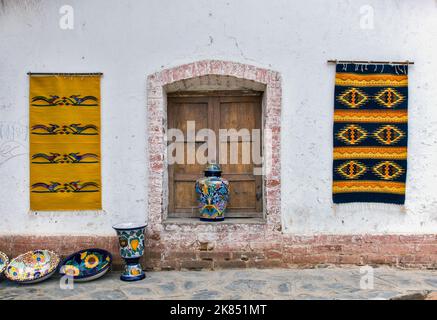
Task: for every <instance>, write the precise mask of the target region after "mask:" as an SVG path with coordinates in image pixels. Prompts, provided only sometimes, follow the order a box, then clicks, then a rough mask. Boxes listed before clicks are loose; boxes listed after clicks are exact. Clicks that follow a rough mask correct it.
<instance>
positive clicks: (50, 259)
mask: <svg viewBox="0 0 437 320" xmlns="http://www.w3.org/2000/svg"><path fill="white" fill-rule="evenodd" d="M59 261H60V259H59V257H58V255H57V254H56V253H54V252H52V251H49V250H34V251H29V252H26V253H23V254H21V255H19V256H18V257H16V258H14V259H12V260H11V262H10V263H9V265H8V267H7V268H6V271H5V276H6V278H8V279H9V280H11V281H14V282H18V283H22V284H30V283H37V282H41V281H44V280H46V279H48V278H50V277H51V276H52V275H53V274H54V273H55V271H56V268H57V267H58V265H59Z"/></svg>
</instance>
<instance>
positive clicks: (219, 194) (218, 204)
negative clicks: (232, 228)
mask: <svg viewBox="0 0 437 320" xmlns="http://www.w3.org/2000/svg"><path fill="white" fill-rule="evenodd" d="M221 173H222V170H221V169H220V166H219V165H218V164H209V165H208V166H207V167H206V169H205V177H204V178H201V179H199V180H197V181H196V193H197V195H198V199H199V212H200V220H204V221H222V220H224V219H225V212H226V207H227V206H228V202H229V182H228V181H227V180H225V179H223V178H222V177H221Z"/></svg>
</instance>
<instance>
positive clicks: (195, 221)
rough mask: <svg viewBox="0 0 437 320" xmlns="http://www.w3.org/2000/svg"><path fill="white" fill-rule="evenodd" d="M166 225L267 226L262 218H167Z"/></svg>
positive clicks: (164, 222)
mask: <svg viewBox="0 0 437 320" xmlns="http://www.w3.org/2000/svg"><path fill="white" fill-rule="evenodd" d="M162 223H163V224H164V225H170V224H178V225H180V224H185V225H186V224H189V225H197V224H211V225H215V224H217V225H218V224H266V220H264V219H262V218H227V219H226V218H225V220H224V221H217V222H214V221H200V220H199V219H198V218H167V219H165V220H164V221H163V222H162Z"/></svg>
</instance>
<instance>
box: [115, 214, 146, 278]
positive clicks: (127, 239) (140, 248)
mask: <svg viewBox="0 0 437 320" xmlns="http://www.w3.org/2000/svg"><path fill="white" fill-rule="evenodd" d="M146 226H147V224H146V223H133V222H128V223H120V224H116V225H115V226H113V228H114V229H115V231H117V235H118V242H119V244H120V255H121V257H122V258H123V259H124V261H125V263H126V265H125V269H124V271H123V273H122V274H121V276H120V279H121V280H123V281H137V280H142V279H144V278H145V277H146V274H145V273H144V271H143V268H142V267H141V264H140V258H141V257H142V256H143V254H144V229H145V228H146Z"/></svg>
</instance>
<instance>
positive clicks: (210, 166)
mask: <svg viewBox="0 0 437 320" xmlns="http://www.w3.org/2000/svg"><path fill="white" fill-rule="evenodd" d="M205 172H211V173H215V172H217V173H219V172H222V169H221V168H220V166H219V165H218V164H217V163H209V164H208V165H207V166H206V168H205Z"/></svg>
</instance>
